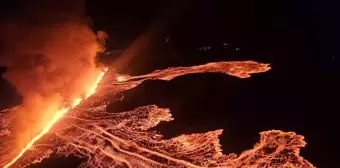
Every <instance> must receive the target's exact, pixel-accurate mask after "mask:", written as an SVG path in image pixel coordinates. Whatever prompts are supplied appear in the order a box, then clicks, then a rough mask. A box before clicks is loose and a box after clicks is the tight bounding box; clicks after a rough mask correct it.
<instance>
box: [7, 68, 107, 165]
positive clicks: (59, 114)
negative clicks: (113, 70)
mask: <svg viewBox="0 0 340 168" xmlns="http://www.w3.org/2000/svg"><path fill="white" fill-rule="evenodd" d="M106 71H107V68H106V69H105V71H104V72H101V73H100V75H99V76H98V78H97V79H96V81H95V83H94V84H93V87H91V89H90V90H89V91H88V93H87V94H86V97H85V99H87V98H88V97H89V96H91V95H92V94H93V93H95V90H96V88H97V86H98V83H99V82H100V81H101V79H102V77H103V76H104V74H105V72H106ZM81 101H82V99H81V98H77V99H75V100H74V102H73V104H72V107H67V108H62V109H60V110H59V111H56V112H55V114H54V116H53V118H52V119H51V120H50V121H49V122H48V123H47V124H46V125H45V126H44V127H43V129H42V130H41V132H40V133H39V134H38V135H36V136H35V137H34V138H33V139H32V140H31V141H30V142H29V143H28V144H27V145H26V146H25V147H24V148H23V149H21V151H20V153H19V154H18V155H17V156H16V157H15V158H14V159H13V160H12V161H11V162H9V163H8V164H6V165H5V166H4V168H8V167H10V166H11V165H12V164H14V163H15V162H16V161H17V160H18V159H19V158H20V157H21V156H22V155H23V154H24V153H25V152H26V151H27V150H28V149H30V148H31V147H32V145H33V144H34V143H35V142H36V141H38V140H39V139H40V138H41V137H42V136H44V135H45V134H46V133H47V132H48V131H49V130H50V129H51V128H52V127H53V125H54V124H55V123H56V122H58V121H59V120H60V119H61V118H62V117H63V116H64V115H65V114H66V113H67V112H68V111H69V109H70V108H74V107H76V106H77V105H79V104H80V102H81Z"/></svg>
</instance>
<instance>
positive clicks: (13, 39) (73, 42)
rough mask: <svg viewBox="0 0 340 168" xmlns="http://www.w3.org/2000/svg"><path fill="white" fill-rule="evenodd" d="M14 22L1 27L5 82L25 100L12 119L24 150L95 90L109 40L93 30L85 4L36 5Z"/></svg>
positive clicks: (25, 8)
mask: <svg viewBox="0 0 340 168" xmlns="http://www.w3.org/2000/svg"><path fill="white" fill-rule="evenodd" d="M14 16H15V18H12V19H11V20H7V21H2V22H1V23H0V24H1V28H0V29H1V32H0V33H1V36H0V44H1V46H0V66H5V67H7V71H6V72H5V73H4V75H3V77H4V78H5V79H6V80H8V81H9V82H10V83H11V84H12V85H13V86H14V87H15V89H16V91H17V93H18V94H20V95H21V96H22V97H23V101H22V105H21V106H20V107H19V108H18V109H17V110H15V111H14V112H13V113H12V115H14V117H15V121H16V128H15V129H14V130H13V132H14V136H16V138H15V139H16V141H17V142H16V147H17V148H20V147H22V146H23V145H25V144H26V143H27V142H28V141H29V140H30V139H31V138H32V136H34V135H36V134H37V132H39V131H40V130H41V129H42V127H43V125H45V124H46V122H47V121H49V119H50V118H51V117H52V116H53V115H54V113H55V112H56V111H57V110H58V109H60V108H61V107H64V106H65V105H66V104H67V102H68V101H72V100H74V99H76V98H78V97H80V96H81V95H84V94H85V93H86V91H87V90H88V89H89V88H90V87H91V86H92V84H93V83H92V82H93V81H94V80H95V78H96V77H97V75H98V73H100V69H97V68H96V66H97V65H96V62H95V57H96V54H97V52H103V51H104V44H105V39H106V38H107V35H106V34H105V33H104V32H98V33H97V34H96V33H94V32H93V31H92V30H91V28H90V27H89V19H88V18H87V17H86V16H85V3H84V1H73V2H62V3H61V2H44V1H41V2H40V1H35V3H27V4H24V5H22V6H20V7H19V8H18V12H17V13H16V15H14ZM65 103H66V104H65Z"/></svg>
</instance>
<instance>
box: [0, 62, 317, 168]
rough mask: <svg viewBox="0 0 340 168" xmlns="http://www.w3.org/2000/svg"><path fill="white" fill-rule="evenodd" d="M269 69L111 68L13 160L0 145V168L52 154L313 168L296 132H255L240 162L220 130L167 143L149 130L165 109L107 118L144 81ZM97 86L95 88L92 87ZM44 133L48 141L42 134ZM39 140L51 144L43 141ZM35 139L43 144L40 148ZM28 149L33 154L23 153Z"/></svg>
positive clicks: (150, 165)
mask: <svg viewBox="0 0 340 168" xmlns="http://www.w3.org/2000/svg"><path fill="white" fill-rule="evenodd" d="M268 70H270V66H269V65H268V64H263V63H258V62H255V61H231V62H213V63H208V64H204V65H197V66H191V67H171V68H167V69H163V70H156V71H154V72H151V73H148V74H145V75H138V76H130V75H125V74H117V73H116V71H115V70H114V69H112V70H111V69H110V70H107V69H106V70H105V71H104V72H102V73H101V74H100V75H99V77H98V78H97V80H96V81H95V83H94V85H93V87H92V88H90V89H89V91H88V92H87V93H86V95H85V96H84V97H82V98H78V99H75V100H74V101H73V104H72V105H71V106H70V107H68V108H64V109H61V110H59V111H58V112H57V113H55V115H54V116H53V119H52V120H50V122H49V123H48V124H47V125H45V127H44V128H43V130H42V131H41V133H40V134H39V135H37V136H36V137H35V138H34V139H32V140H31V141H30V142H29V143H28V144H27V145H26V146H25V148H23V149H22V150H21V152H20V153H19V154H18V155H17V156H16V157H15V158H14V159H13V160H11V162H9V160H10V159H8V157H9V156H11V157H10V158H12V157H13V156H12V155H10V154H11V153H10V149H9V147H7V146H4V147H3V146H1V145H0V156H1V158H0V165H1V166H3V165H5V164H6V163H8V162H9V163H8V164H7V165H6V166H5V168H8V167H10V166H12V167H16V168H22V167H28V166H29V165H32V164H36V163H39V162H41V161H42V160H44V159H47V158H49V157H50V156H51V154H52V153H55V154H57V155H62V156H69V155H76V156H79V157H83V158H87V160H85V161H84V162H83V163H82V164H81V165H80V166H79V167H82V168H93V167H96V168H107V167H122V168H125V167H133V168H134V167H138V168H243V167H254V168H281V167H282V168H283V167H284V168H291V167H294V168H295V167H296V168H313V167H314V166H313V165H312V164H311V163H309V162H308V161H307V160H305V159H304V158H303V157H301V156H300V155H299V152H300V148H302V147H304V146H305V145H306V142H305V141H304V137H303V136H301V135H297V134H295V133H294V132H283V131H279V130H270V131H264V132H261V133H260V141H259V142H258V143H256V144H255V145H254V148H253V149H250V150H246V151H244V152H242V153H241V154H240V155H236V154H234V153H229V154H225V153H223V152H222V149H221V144H220V142H219V139H218V136H220V135H221V134H222V130H214V131H209V132H206V133H194V134H187V135H180V136H178V137H172V138H169V139H165V138H163V135H161V134H159V133H157V132H155V131H153V130H150V129H151V128H153V127H155V126H157V125H158V124H159V123H160V122H168V121H172V120H174V118H173V117H172V115H171V113H170V110H169V109H168V108H160V107H157V106H156V105H146V106H142V107H138V108H136V109H133V110H130V111H123V112H119V113H112V112H110V111H109V108H107V107H108V106H109V105H111V104H112V102H115V101H118V100H121V99H123V98H124V95H123V96H118V95H121V92H123V91H126V90H129V89H132V88H134V87H136V86H138V85H139V84H141V83H142V82H143V81H145V80H165V81H169V80H172V79H174V78H176V77H178V76H182V75H186V74H193V73H223V74H228V75H232V76H235V77H238V78H248V77H250V76H251V75H252V74H254V73H262V72H266V71H268ZM104 73H105V77H103V75H104ZM100 81H102V82H100ZM99 82H100V87H97V86H98V84H99ZM91 95H92V96H91ZM89 96H91V98H88V97H89ZM117 96H118V97H117ZM85 99H87V100H86V101H85ZM74 107H76V108H74ZM9 111H10V110H9ZM0 114H1V113H0ZM4 116H5V115H1V116H0V117H4ZM61 118H63V119H61ZM58 121H59V122H58ZM0 122H1V123H4V124H2V125H0V128H2V130H1V129H0V131H2V132H3V133H1V132H0V139H7V138H8V139H11V137H10V135H8V134H7V132H8V131H7V130H9V128H10V127H12V126H11V125H10V124H11V122H10V119H8V118H0ZM52 127H53V130H51V129H52ZM48 132H53V134H48V135H45V134H47V133H48ZM44 135H45V136H46V137H47V136H48V138H49V140H51V139H53V140H52V141H44V140H43V139H42V136H44ZM39 139H41V140H40V141H38V140H39ZM0 144H6V143H3V142H0ZM30 148H31V149H34V151H33V152H26V151H27V150H28V149H30ZM25 152H26V153H25ZM24 153H25V154H24ZM19 158H20V159H19Z"/></svg>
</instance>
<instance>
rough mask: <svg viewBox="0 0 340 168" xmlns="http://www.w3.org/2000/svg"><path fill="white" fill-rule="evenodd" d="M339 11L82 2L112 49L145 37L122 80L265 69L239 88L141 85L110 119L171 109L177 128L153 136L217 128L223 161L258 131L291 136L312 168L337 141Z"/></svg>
mask: <svg viewBox="0 0 340 168" xmlns="http://www.w3.org/2000/svg"><path fill="white" fill-rule="evenodd" d="M1 6H2V7H1V13H2V14H4V15H6V16H8V15H9V14H10V13H11V12H10V10H12V9H15V7H13V6H15V5H13V4H12V5H10V6H12V7H11V8H9V7H7V6H5V5H1ZM337 7H338V4H337V3H336V1H335V0H334V1H331V0H326V1H316V0H309V1H307V0H295V1H289V0H286V1H282V0H277V1H273V0H271V1H270V0H239V1H228V0H201V1H189V0H187V1H169V2H167V1H147V0H145V1H130V0H124V1H89V2H88V3H87V14H88V15H89V16H90V17H91V18H92V20H93V26H94V29H97V30H105V31H106V32H107V33H108V35H109V38H110V39H109V43H108V46H107V48H108V49H110V50H117V51H124V50H126V49H128V48H129V47H130V46H131V44H133V42H134V41H135V40H136V39H138V38H140V37H142V36H146V37H147V40H146V41H144V42H145V43H146V44H144V45H145V48H142V49H141V51H140V52H139V53H138V54H137V55H136V56H135V57H134V58H133V59H132V61H131V62H129V63H128V64H126V65H125V66H123V67H121V68H120V69H119V70H120V71H121V72H125V73H130V74H142V73H147V72H151V71H153V70H156V69H160V68H166V67H169V66H183V65H185V66H191V65H197V64H202V63H207V62H212V61H231V60H248V59H252V60H256V61H261V62H266V63H271V64H272V68H273V69H272V70H271V71H269V72H267V73H264V74H258V75H255V76H254V77H253V78H251V79H245V80H241V79H238V78H235V77H230V76H225V75H220V74H196V75H186V76H183V77H179V78H176V79H174V80H173V81H170V82H163V81H147V82H145V83H143V84H141V85H140V86H138V87H137V88H135V89H132V90H130V91H126V92H125V93H124V94H125V100H124V101H123V102H122V103H117V104H114V105H113V106H112V107H113V108H112V111H115V112H119V111H122V110H130V109H133V108H135V107H138V106H140V105H148V104H156V105H159V106H161V107H169V108H170V110H171V111H172V113H173V115H174V117H175V120H174V121H173V122H170V123H166V124H160V126H158V127H157V128H156V129H158V130H160V131H161V132H163V133H164V134H165V135H166V136H167V137H172V136H177V135H180V134H182V133H195V132H206V131H209V130H215V129H221V128H222V129H224V132H223V135H222V136H221V143H222V147H223V149H224V151H225V153H229V152H236V153H240V152H241V151H243V150H245V149H249V148H252V145H253V144H254V143H255V142H256V141H258V138H259V135H258V133H259V132H261V131H265V130H271V129H280V130H284V131H295V132H297V133H298V134H302V135H304V136H305V138H306V141H307V143H308V144H307V147H306V148H303V149H302V156H304V158H306V159H307V160H309V161H310V162H311V163H313V164H314V165H315V166H317V167H327V168H331V167H336V165H337V163H336V159H337V158H336V157H337V155H336V153H337V149H336V147H337V146H338V144H337V143H338V142H339V141H338V139H337V138H336V136H335V134H337V132H338V120H339V119H338V117H337V115H336V113H337V111H338V106H337V103H338V96H339V95H340V94H339V93H340V92H339V84H340V81H339V75H340V73H339V70H340V69H339V68H340V64H339V63H340V50H339V44H340V33H339V30H340V19H339V16H340V12H339V10H337ZM166 38H168V40H169V41H168V42H165V40H166ZM209 46H210V47H211V49H210V50H208V51H202V50H198V49H199V48H202V47H209ZM115 59H116V58H115ZM0 84H1V88H0V89H1V94H2V95H5V96H3V98H4V99H2V100H1V107H6V106H9V105H10V104H11V103H14V102H16V101H17V100H18V98H17V96H15V94H14V91H13V90H11V91H9V90H8V87H9V86H8V84H7V83H5V82H4V80H2V81H1V83H0ZM71 162H72V164H73V162H74V159H68V160H67V159H60V160H59V159H51V160H50V161H47V162H44V163H42V164H40V165H38V166H37V167H47V166H48V167H52V166H54V167H62V165H60V164H63V165H64V166H65V165H67V167H71V165H70V164H71Z"/></svg>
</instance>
